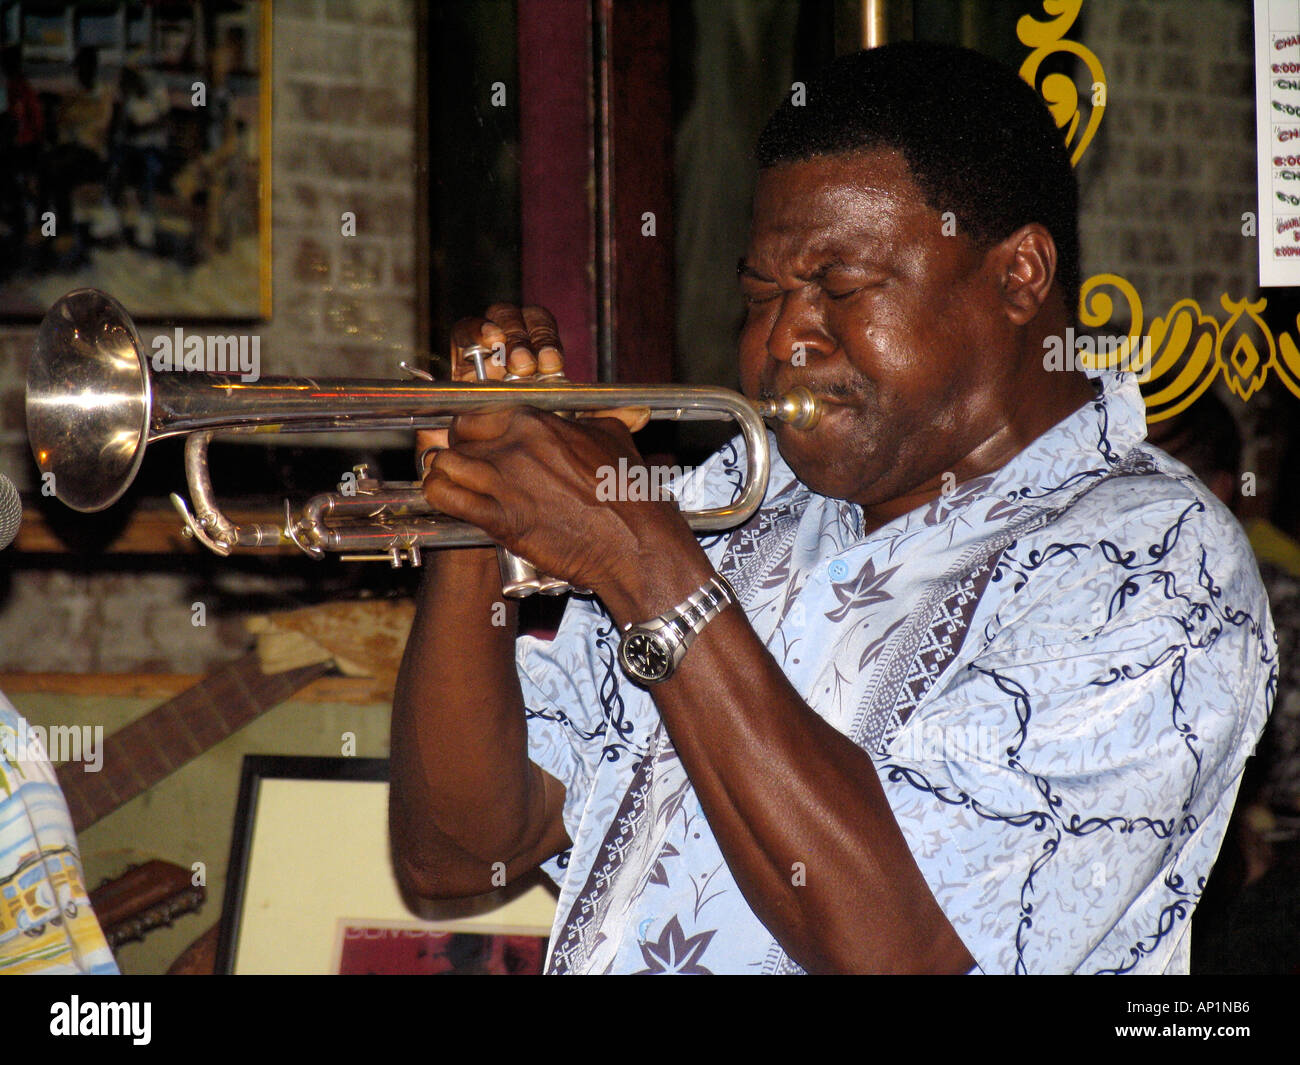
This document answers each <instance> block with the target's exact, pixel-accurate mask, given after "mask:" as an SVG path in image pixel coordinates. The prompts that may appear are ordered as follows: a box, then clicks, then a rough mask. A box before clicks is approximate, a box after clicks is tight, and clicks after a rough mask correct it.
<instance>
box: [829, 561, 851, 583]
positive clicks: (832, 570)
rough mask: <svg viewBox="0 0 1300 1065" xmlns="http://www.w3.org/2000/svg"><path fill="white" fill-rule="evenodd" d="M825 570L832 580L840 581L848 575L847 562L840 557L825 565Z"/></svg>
mask: <svg viewBox="0 0 1300 1065" xmlns="http://www.w3.org/2000/svg"><path fill="white" fill-rule="evenodd" d="M827 572H828V573H829V574H830V576H831V580H833V581H842V580H844V579H845V578H847V577H848V575H849V564H848V563H847V562H845V561H844V559H842V558H837V559H836V560H835V561H834V562H832V563H831V564H830V566H829V567H827Z"/></svg>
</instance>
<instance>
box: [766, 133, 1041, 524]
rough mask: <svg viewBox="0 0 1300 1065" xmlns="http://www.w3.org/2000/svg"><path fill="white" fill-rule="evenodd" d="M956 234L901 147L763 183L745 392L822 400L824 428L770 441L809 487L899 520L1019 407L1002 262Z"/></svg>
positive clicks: (817, 162)
mask: <svg viewBox="0 0 1300 1065" xmlns="http://www.w3.org/2000/svg"><path fill="white" fill-rule="evenodd" d="M945 229H947V232H948V234H952V235H945V232H944V231H945ZM954 229H955V226H954V225H948V226H945V225H944V219H943V217H942V216H941V215H940V214H939V213H938V212H937V211H935V210H933V209H932V208H930V207H929V206H927V204H926V203H925V200H924V197H923V196H922V194H921V192H920V190H919V189H918V188H917V186H916V185H915V183H914V182H913V180H912V178H911V175H910V173H909V171H908V168H907V164H906V163H905V162H904V160H903V157H902V156H901V155H900V154H899V153H897V152H894V151H890V150H872V151H866V152H860V153H855V154H852V155H843V156H833V157H823V158H818V159H814V160H812V161H809V162H803V163H790V164H786V165H782V166H777V167H772V168H769V169H766V170H764V171H762V172H761V174H760V175H759V180H758V188H757V191H756V193H755V200H754V216H753V224H752V229H751V236H750V245H749V249H748V252H747V253H746V255H745V259H744V262H743V264H742V269H741V288H742V291H743V293H744V296H745V301H746V305H747V306H746V319H745V324H744V328H743V330H742V332H741V339H740V357H741V383H742V387H743V388H744V390H745V392H746V393H747V394H748V395H750V396H753V397H759V396H768V395H773V394H779V393H782V392H785V391H787V390H788V389H789V388H790V387H792V386H793V385H796V384H803V385H806V386H808V387H809V388H810V389H811V390H812V391H813V392H814V393H815V394H816V395H818V396H819V397H821V399H822V400H823V402H824V404H825V413H824V414H823V416H822V420H821V422H820V423H819V424H818V425H817V427H816V428H814V429H813V430H811V431H801V430H797V429H791V428H789V427H786V426H782V427H780V428H778V429H777V430H776V434H777V442H778V446H779V448H780V451H781V455H782V457H784V458H785V460H786V462H788V463H789V465H790V467H791V468H792V469H793V470H794V472H795V474H796V475H797V476H798V477H799V479H800V480H801V481H803V482H804V483H805V484H807V485H808V486H809V487H810V488H812V489H813V490H814V491H816V492H819V493H821V494H823V495H828V496H833V497H836V498H840V499H850V500H853V501H855V502H858V503H862V504H864V505H866V506H874V507H880V505H881V504H886V506H885V507H884V509H885V510H892V511H894V512H896V513H905V512H906V511H907V510H910V509H912V506H915V505H919V504H920V503H921V502H924V501H925V499H926V498H927V497H929V496H931V495H934V494H937V493H938V491H939V489H940V487H941V486H942V485H943V484H944V477H943V475H944V473H945V472H949V471H952V472H954V473H955V474H956V476H957V479H958V480H962V479H964V476H963V473H962V472H961V470H960V464H961V463H962V462H963V460H964V459H967V457H968V456H970V455H971V454H972V452H974V451H976V450H977V449H978V448H979V447H980V445H981V444H983V443H984V442H985V441H987V440H989V439H990V438H991V437H992V436H994V435H996V434H997V433H998V432H999V431H1000V430H1001V429H1002V428H1003V427H1004V426H1005V425H1006V424H1007V423H1008V420H1009V411H1011V410H1013V409H1014V406H1015V404H1016V402H1017V401H1019V400H1021V399H1023V398H1024V397H1023V396H1019V395H1009V394H1008V393H1014V392H1017V391H1019V390H1018V389H1016V388H1014V387H1012V377H1013V369H1014V367H1013V359H1012V352H1011V349H1010V347H1009V346H1008V341H1009V339H1010V333H1009V331H1008V322H1007V320H1006V317H1005V315H1004V314H1003V313H1002V310H1001V301H1000V299H999V292H1000V285H1001V281H1000V278H999V277H998V276H997V269H996V264H995V263H993V262H992V261H991V260H992V259H993V258H995V257H992V256H985V255H984V254H983V253H981V252H980V251H979V250H978V249H977V248H976V247H975V246H974V245H973V244H972V243H971V241H970V240H969V239H968V238H967V237H966V236H964V235H956V234H955V233H954ZM967 475H969V474H968V473H967ZM913 500H914V501H913ZM899 501H901V503H900V502H899ZM890 503H895V504H896V505H894V506H893V507H890V506H888V504H890Z"/></svg>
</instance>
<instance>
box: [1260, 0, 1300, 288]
mask: <svg viewBox="0 0 1300 1065" xmlns="http://www.w3.org/2000/svg"><path fill="white" fill-rule="evenodd" d="M1255 142H1256V150H1257V153H1258V174H1259V179H1258V180H1259V217H1258V228H1259V283H1260V285H1300V0H1255Z"/></svg>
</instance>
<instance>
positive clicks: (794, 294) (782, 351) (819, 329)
mask: <svg viewBox="0 0 1300 1065" xmlns="http://www.w3.org/2000/svg"><path fill="white" fill-rule="evenodd" d="M813 291H814V286H803V287H801V288H796V289H791V290H789V291H787V292H785V293H784V294H783V295H782V296H781V306H780V309H779V310H778V311H777V315H776V320H775V321H774V322H773V323H772V330H771V332H770V333H768V336H767V353H768V355H769V356H770V357H771V358H772V359H774V360H776V361H777V362H789V363H793V364H795V365H804V364H805V363H806V361H807V360H808V359H809V358H810V357H813V356H815V355H829V354H830V353H831V352H832V351H834V350H835V343H834V341H833V340H832V338H831V336H830V333H829V332H827V329H826V322H825V317H824V315H823V313H822V308H821V307H820V306H819V303H820V301H819V300H817V299H816V298H814V296H813V294H812V293H813Z"/></svg>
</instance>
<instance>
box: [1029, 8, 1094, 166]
mask: <svg viewBox="0 0 1300 1065" xmlns="http://www.w3.org/2000/svg"><path fill="white" fill-rule="evenodd" d="M1082 7H1083V0H1043V12H1044V14H1046V15H1048V16H1049V18H1048V19H1047V20H1046V21H1042V20H1039V19H1036V18H1034V17H1033V16H1031V15H1021V16H1020V19H1019V20H1018V21H1017V22H1016V36H1017V37H1018V38H1020V43H1021V44H1023V45H1024V46H1025V47H1026V48H1029V49H1032V51H1030V53H1029V55H1028V57H1027V58H1026V59H1025V61H1024V62H1023V63H1021V64H1020V76H1021V77H1022V78H1024V80H1025V81H1027V82H1028V83H1029V84H1030V85H1031V86H1033V88H1034V89H1036V90H1037V91H1038V93H1039V95H1040V96H1042V98H1043V99H1044V100H1045V101H1046V102H1047V106H1048V108H1049V109H1050V110H1051V112H1052V117H1053V118H1054V119H1055V120H1056V124H1057V126H1059V127H1060V128H1061V129H1062V130H1064V132H1065V146H1066V147H1067V148H1069V149H1070V165H1071V166H1077V165H1078V164H1079V160H1080V159H1081V158H1082V157H1083V153H1084V152H1085V151H1086V150H1087V148H1088V145H1089V144H1090V143H1091V142H1092V138H1093V136H1094V135H1095V134H1096V132H1097V127H1098V126H1100V125H1101V119H1102V115H1104V114H1105V113H1106V72H1105V71H1104V70H1103V69H1102V67H1101V61H1100V60H1099V59H1098V58H1097V56H1096V55H1095V54H1094V53H1093V52H1092V51H1091V49H1088V48H1085V47H1084V46H1083V45H1081V44H1080V43H1079V42H1078V41H1067V40H1065V35H1066V33H1068V32H1069V29H1070V27H1071V26H1072V25H1073V24H1074V20H1075V19H1077V18H1078V17H1079V11H1080V9H1081V8H1082ZM1058 52H1064V53H1066V54H1068V55H1072V56H1075V57H1077V58H1078V59H1080V60H1082V61H1083V64H1084V66H1086V67H1087V68H1088V73H1089V74H1091V75H1092V91H1091V92H1090V93H1088V94H1087V97H1086V103H1085V104H1083V106H1084V107H1086V108H1087V120H1086V121H1083V111H1082V108H1081V104H1080V99H1079V90H1078V88H1077V86H1076V85H1075V84H1074V81H1073V80H1072V79H1071V78H1069V77H1067V76H1066V75H1065V74H1059V73H1057V74H1048V75H1046V76H1045V77H1043V79H1042V81H1041V83H1039V81H1038V80H1037V79H1038V73H1039V68H1040V67H1041V66H1042V63H1043V60H1044V59H1046V58H1047V57H1048V56H1049V55H1054V54H1056V53H1058ZM1080 127H1082V128H1080Z"/></svg>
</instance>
